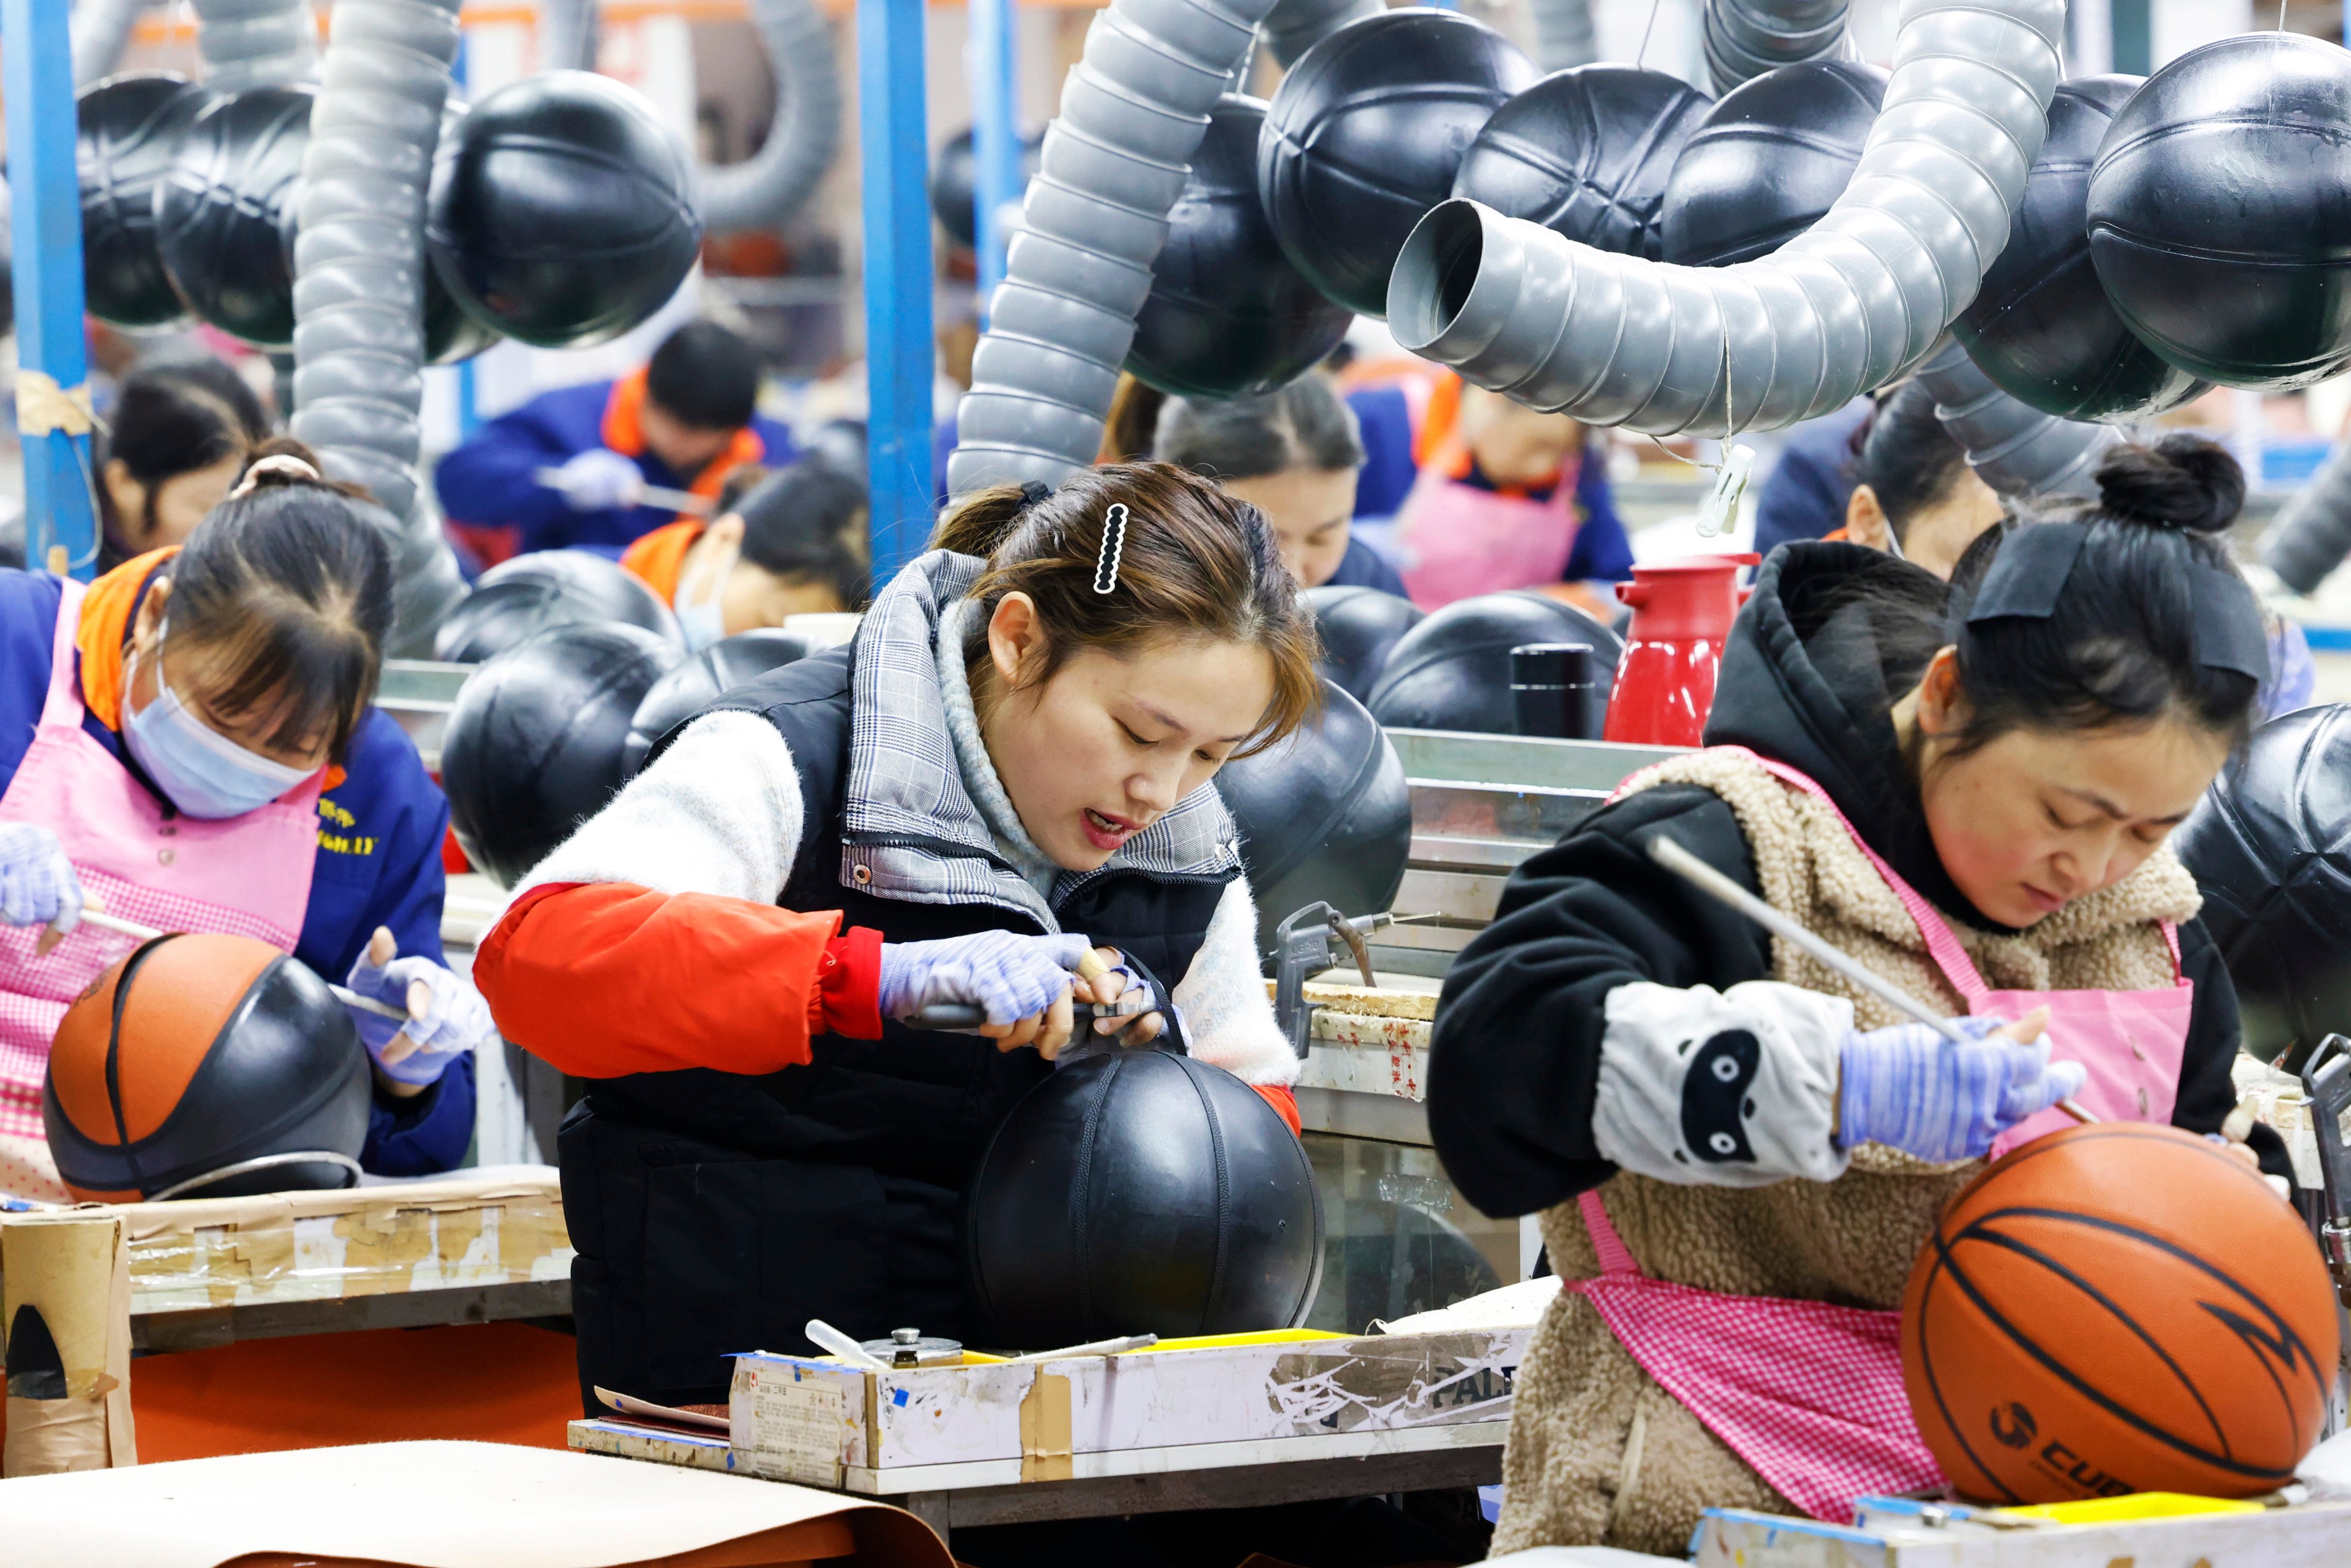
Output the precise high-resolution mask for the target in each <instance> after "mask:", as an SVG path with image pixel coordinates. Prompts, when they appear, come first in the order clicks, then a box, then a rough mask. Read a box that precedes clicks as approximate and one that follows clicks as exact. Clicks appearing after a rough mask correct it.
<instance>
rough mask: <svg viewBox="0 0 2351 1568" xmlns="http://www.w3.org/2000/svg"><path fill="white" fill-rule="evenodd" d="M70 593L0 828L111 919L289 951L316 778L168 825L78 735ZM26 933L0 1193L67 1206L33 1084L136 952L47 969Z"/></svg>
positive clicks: (305, 874) (297, 919) (71, 954)
mask: <svg viewBox="0 0 2351 1568" xmlns="http://www.w3.org/2000/svg"><path fill="white" fill-rule="evenodd" d="M81 601H82V585H81V584H79V583H78V582H70V581H69V582H68V583H67V584H66V585H65V596H64V598H63V599H62V600H61V601H59V603H58V605H57V633H56V640H55V643H54V645H53V646H52V648H51V650H50V654H49V690H48V696H47V701H46V702H45V703H44V704H43V705H42V707H41V720H40V726H39V727H38V728H37V730H36V731H35V732H34V735H33V744H32V745H31V746H30V747H27V748H26V752H25V758H24V760H23V761H22V762H21V763H19V764H18V765H17V768H16V778H15V779H12V780H11V781H10V782H9V785H8V789H7V793H6V794H5V795H0V821H20V822H38V823H40V824H41V825H43V826H44V827H47V828H48V829H49V830H50V831H53V832H55V833H56V834H57V838H58V839H59V841H61V842H62V843H63V844H64V846H65V852H66V857H67V858H68V860H70V861H72V862H73V865H74V872H75V873H76V875H78V877H79V878H80V879H81V885H82V891H83V892H84V893H85V894H89V896H90V897H91V898H92V900H93V901H94V902H95V903H96V904H98V906H99V907H100V908H103V909H104V910H105V911H106V912H107V913H108V914H110V915H120V916H121V917H122V918H123V919H125V920H131V921H136V922H138V923H139V924H140V925H152V926H155V927H157V928H159V929H161V930H165V931H213V932H222V933H227V934H231V935H235V936H252V937H257V938H258V939H260V940H261V941H264V942H266V943H269V944H270V945H271V946H277V947H282V948H284V949H286V950H287V952H291V951H293V948H294V944H295V941H296V939H297V938H298V936H300V934H301V930H302V916H303V912H304V910H305V909H306V908H307V907H308V904H309V901H310V872H311V867H312V865H313V863H314V862H315V860H316V857H317V855H318V844H319V786H320V784H321V782H322V781H323V779H324V778H325V774H324V770H323V769H322V770H321V771H320V772H319V773H316V774H313V775H312V776H311V777H310V778H309V779H308V780H306V781H305V782H304V783H302V784H300V785H299V786H298V787H296V788H295V789H293V790H291V791H289V792H288V793H287V794H286V795H284V796H282V797H280V798H279V799H278V800H274V801H272V802H271V803H270V804H268V805H266V806H264V807H262V808H260V809H259V810H253V811H248V812H246V814H245V815H243V816H241V817H231V818H229V819H227V820H226V821H217V822H204V821H195V820H194V819H193V818H188V817H183V816H180V815H178V814H177V813H172V814H171V815H168V816H167V815H166V814H165V812H164V810H163V808H162V805H161V804H159V803H158V802H157V800H156V799H155V797H154V796H153V795H152V794H151V793H150V792H149V791H148V790H147V789H145V788H144V787H143V786H142V785H141V784H140V782H139V781H138V780H137V779H133V778H132V777H131V774H130V773H129V772H128V771H127V770H126V769H125V768H123V767H122V765H121V764H120V763H119V762H117V761H116V760H115V759H114V758H113V757H111V756H110V755H109V754H108V752H107V749H106V748H105V747H102V746H100V745H99V743H98V742H97V741H96V740H93V739H92V738H90V737H89V735H88V734H86V733H85V732H84V731H83V729H82V727H81V721H82V712H83V708H82V700H81V689H80V679H79V675H78V670H77V659H76V654H75V649H74V632H75V630H76V628H77V627H78V626H79V624H80V622H81ZM40 935H41V933H40V930H39V929H38V928H37V927H26V926H13V925H0V1192H12V1193H15V1194H16V1195H17V1196H19V1197H39V1198H50V1199H65V1198H68V1197H70V1195H69V1194H68V1192H67V1191H66V1189H65V1187H64V1186H62V1185H61V1184H60V1183H59V1182H58V1180H57V1166H56V1164H55V1163H54V1162H53V1161H51V1159H50V1158H49V1146H48V1139H47V1135H46V1134H45V1133H44V1132H43V1130H42V1126H41V1080H42V1078H43V1076H44V1074H45V1073H46V1071H47V1067H48V1061H49V1041H50V1040H52V1039H53V1038H55V1036H56V1034H57V1022H58V1020H59V1019H63V1018H64V1017H65V1012H66V1006H67V1004H68V1003H69V1002H70V1001H72V1000H73V998H75V997H77V996H78V995H79V994H80V993H81V991H82V989H83V988H85V987H87V986H88V985H89V983H90V982H91V981H92V980H95V979H96V978H97V977H99V975H101V974H104V973H105V972H106V970H107V969H108V968H109V967H110V966H111V965H113V964H114V963H115V962H116V961H117V960H118V959H120V958H121V957H122V956H123V955H124V954H126V953H128V952H130V951H131V948H133V947H134V946H137V945H138V944H137V943H136V942H134V941H132V940H131V938H130V937H128V936H119V935H117V934H116V933H114V932H111V931H100V930H98V929H96V928H95V927H92V926H89V925H84V926H82V927H81V928H80V929H79V930H78V931H76V932H75V933H74V934H73V935H72V936H68V937H67V938H66V939H65V940H64V941H62V942H60V943H58V944H57V946H56V947H55V948H53V949H52V950H51V951H50V952H49V953H48V955H47V956H45V957H44V956H38V955H37V953H36V950H35V948H36V944H37V941H38V940H39V937H40Z"/></svg>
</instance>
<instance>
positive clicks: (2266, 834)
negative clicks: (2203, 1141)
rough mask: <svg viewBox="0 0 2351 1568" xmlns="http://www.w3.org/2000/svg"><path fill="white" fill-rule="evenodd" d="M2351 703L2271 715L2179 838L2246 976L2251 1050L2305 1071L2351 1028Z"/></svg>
mask: <svg viewBox="0 0 2351 1568" xmlns="http://www.w3.org/2000/svg"><path fill="white" fill-rule="evenodd" d="M2346 780H2351V706H2346V705H2345V704H2341V703H2333V704H2328V705H2325V706H2320V707H2310V708H2304V709H2302V710H2301V711H2300V712H2298V713H2291V714H2288V715H2286V716H2284V717H2283V718H2279V719H2273V720H2272V721H2271V722H2270V723H2268V724H2265V725H2263V726H2262V727H2261V728H2259V729H2257V730H2255V731H2254V732H2253V738H2252V741H2251V743H2250V744H2248V745H2247V746H2246V747H2245V748H2244V750H2242V751H2241V752H2240V753H2239V754H2238V755H2237V758H2236V759H2235V760H2234V761H2232V762H2231V763H2230V764H2229V766H2228V768H2226V769H2224V770H2223V771H2222V772H2221V774H2220V778H2219V779H2215V780H2213V783H2212V788H2211V789H2209V790H2207V791H2206V792H2205V796H2204V799H2203V800H2202V801H2200V802H2199V804H2198V805H2197V808H2196V810H2195V811H2194V812H2192V813H2191V814H2190V815H2189V819H2188V821H2185V822H2183V823H2181V824H2180V826H2179V831H2178V832H2176V833H2174V834H2173V835H2172V844H2173V847H2174V848H2175V849H2177V850H2178V851H2179V859H2180V861H2181V862H2182V863H2183V864H2185V865H2186V866H2187V867H2188V870H2189V873H2190V874H2191V875H2193V876H2194V877H2195V878H2196V885H2197V886H2198V887H2199V889H2201V890H2202V892H2203V894H2204V909H2203V914H2202V915H2201V919H2202V920H2203V923H2204V929H2205V930H2206V931H2207V932H2208V933H2210V936H2211V937H2212V940H2213V942H2214V943H2216V944H2217V945H2218V946H2219V947H2220V962H2221V963H2222V964H2223V965H2224V966H2226V967H2227V968H2228V971H2229V978H2230V979H2231V980H2233V981H2234V982H2235V983H2236V988H2237V1011H2238V1013H2239V1015H2240V1016H2241V1019H2242V1020H2243V1024H2244V1047H2245V1050H2246V1051H2248V1052H2249V1053H2251V1054H2252V1055H2253V1056H2256V1057H2258V1058H2260V1059H2261V1060H2262V1061H2284V1063H2285V1064H2286V1065H2287V1066H2288V1068H2289V1070H2292V1071H2298V1070H2299V1068H2300V1066H2301V1059H2302V1058H2303V1057H2304V1056H2305V1055H2307V1053H2308V1052H2309V1051H2310V1050H2311V1049H2312V1048H2313V1047H2314V1046H2316V1045H2317V1044H2318V1042H2319V1041H2320V1040H2324V1039H2325V1038H2326V1036H2328V1035H2329V1034H2333V1033H2335V1032H2337V1031H2341V1032H2345V1033H2351V1028H2346V1020H2351V849H2346V845H2351V790H2346V789H2345V781H2346Z"/></svg>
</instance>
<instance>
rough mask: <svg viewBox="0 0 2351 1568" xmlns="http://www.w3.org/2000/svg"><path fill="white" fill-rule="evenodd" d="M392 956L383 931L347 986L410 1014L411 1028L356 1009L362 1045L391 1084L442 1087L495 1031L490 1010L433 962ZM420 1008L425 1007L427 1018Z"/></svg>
mask: <svg viewBox="0 0 2351 1568" xmlns="http://www.w3.org/2000/svg"><path fill="white" fill-rule="evenodd" d="M392 952H393V949H392V935H391V933H390V932H388V931H383V930H378V931H377V933H376V937H375V940H373V941H371V942H370V943H369V944H368V950H367V951H366V952H364V953H361V954H360V960H359V962H358V963H356V964H353V965H352V966H351V972H350V977H348V978H347V979H345V980H344V982H343V983H344V984H345V985H346V986H348V987H350V988H351V989H352V990H354V991H357V992H358V993H359V994H360V996H363V997H367V998H372V999H373V1000H376V1001H379V1002H383V1003H385V1004H387V1005H389V1006H391V1007H395V1008H399V1009H402V1011H405V1012H407V1013H409V1014H410V1015H412V1016H411V1017H410V1019H409V1020H408V1022H406V1023H404V1024H402V1023H395V1022H393V1021H392V1019H388V1018H384V1017H382V1016H381V1015H380V1014H376V1013H371V1012H362V1011H360V1009H357V1008H352V1009H350V1015H351V1021H352V1022H353V1023H355V1024H357V1025H359V1030H360V1043H361V1044H363V1045H365V1046H366V1047H367V1052H368V1055H369V1056H371V1057H372V1058H373V1059H374V1060H375V1064H376V1066H377V1067H378V1068H379V1069H381V1071H382V1072H383V1075H384V1076H385V1077H386V1078H390V1079H392V1080H393V1081H394V1082H401V1083H433V1082H438V1081H439V1079H440V1077H441V1075H442V1074H443V1073H444V1072H446V1071H449V1064H450V1063H451V1062H453V1061H456V1060H457V1058H459V1057H460V1056H463V1055H465V1052H467V1051H471V1050H473V1049H474V1047H475V1046H477V1045H479V1044H480V1043H481V1042H482V1041H483V1040H487V1039H488V1038H489V1037H490V1035H491V1034H492V1033H493V1032H494V1031H495V1030H496V1025H495V1024H493V1023H492V1022H491V1021H490V1004H489V1003H488V1002H486V1001H484V1000H483V999H482V993H481V992H479V991H477V990H475V989H474V988H473V987H472V986H471V985H469V984H467V983H466V982H465V980H464V979H462V978H461V977H458V976H457V975H456V974H455V973H454V972H453V971H451V970H449V969H447V968H444V967H442V966H441V965H439V964H436V963H434V961H433V960H432V959H430V958H398V957H394V956H392ZM379 959H381V962H378V960H379ZM419 1002H422V1003H423V1010H422V1012H421V1014H420V1013H419V1010H418V1008H417V1003H419Z"/></svg>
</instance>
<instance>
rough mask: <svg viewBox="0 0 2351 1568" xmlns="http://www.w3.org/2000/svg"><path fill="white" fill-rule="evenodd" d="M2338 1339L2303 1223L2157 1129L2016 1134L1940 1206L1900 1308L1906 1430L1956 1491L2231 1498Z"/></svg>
mask: <svg viewBox="0 0 2351 1568" xmlns="http://www.w3.org/2000/svg"><path fill="white" fill-rule="evenodd" d="M2338 1354H2339V1346H2338V1344H2337V1343H2336V1336H2335V1292H2334V1289H2333V1286H2332V1283H2331V1281H2329V1279H2328V1277H2327V1273H2326V1269H2325V1265H2324V1264H2323V1263H2322V1262H2321V1261H2320V1260H2319V1255H2318V1249H2317V1246H2316V1244H2315V1243H2314V1240H2313V1239H2312V1237H2311V1234H2310V1231H2309V1229H2308V1228H2307V1227H2305V1226H2304V1223H2303V1222H2302V1219H2301V1218H2300V1217H2299V1216H2298V1215H2296V1213H2295V1212H2294V1208H2293V1207H2292V1206H2291V1205H2289V1204H2285V1203H2282V1202H2280V1201H2279V1199H2278V1197H2277V1194H2276V1193H2275V1192H2273V1191H2272V1190H2271V1189H2270V1187H2269V1186H2268V1185H2267V1184H2266V1183H2264V1182H2263V1181H2262V1179H2261V1177H2260V1176H2257V1175H2255V1174H2254V1173H2253V1171H2252V1169H2251V1168H2250V1167H2248V1166H2245V1165H2244V1164H2243V1163H2242V1162H2241V1161H2239V1160H2238V1159H2236V1158H2235V1157H2233V1156H2231V1155H2228V1154H2226V1153H2224V1152H2223V1151H2221V1150H2220V1149H2219V1148H2218V1147H2216V1146H2214V1145H2212V1144H2210V1142H2208V1141H2207V1140H2205V1139H2203V1138H2200V1137H2198V1136H2197V1135H2196V1134H2192V1133H2185V1132H2182V1131H2180V1130H2179V1128H2176V1127H2162V1126H2151V1125H2148V1124H2144V1123H2114V1122H2109V1123H2101V1124H2095V1125H2088V1126H2080V1127H2068V1128H2066V1129H2065V1130H2064V1131H2063V1132H2059V1133H2053V1134H2050V1135H2049V1136H2048V1137H2045V1138H2040V1139H2037V1140H2035V1141H2034V1142H2032V1143H2030V1144H2027V1145H2024V1146H2023V1147H2022V1148H2021V1149H2019V1150H2017V1151H2016V1152H2015V1153H2014V1154H2012V1155H2009V1156H2008V1157H2007V1158H2005V1159H2002V1160H2001V1161H1999V1162H1998V1163H1996V1164H1995V1165H1993V1166H1991V1168H1990V1169H1989V1170H1987V1171H1985V1172H1984V1173H1983V1174H1982V1175H1981V1176H1978V1177H1977V1178H1976V1179H1975V1180H1974V1181H1973V1182H1970V1184H1969V1185H1968V1186H1967V1187H1966V1188H1965V1189H1964V1190H1962V1191H1961V1192H1960V1193H1959V1196H1958V1197H1955V1198H1953V1199H1952V1200H1951V1202H1950V1205H1949V1207H1947V1208H1945V1209H1944V1211H1943V1216H1942V1218H1941V1220H1940V1221H1939V1222H1938V1224H1937V1226H1936V1228H1935V1234H1934V1236H1933V1237H1932V1238H1931V1239H1929V1240H1928V1243H1927V1245H1926V1247H1925V1248H1923V1249H1921V1250H1920V1251H1919V1254H1918V1261H1917V1263H1916V1264H1915V1265H1913V1266H1912V1268H1911V1270H1910V1283H1909V1287H1908V1289H1907V1290H1906V1291H1904V1292H1903V1299H1902V1375H1903V1380H1904V1382H1905V1384H1906V1385H1907V1388H1908V1391H1909V1395H1910V1408H1911V1412H1912V1414H1913V1415H1914V1416H1916V1417H1917V1422H1918V1431H1919V1435H1920V1436H1921V1437H1924V1438H1925V1439H1926V1441H1927V1447H1928V1448H1931V1449H1932V1450H1934V1454H1935V1457H1936V1458H1938V1460H1940V1461H1941V1462H1942V1466H1943V1473H1944V1474H1945V1475H1946V1476H1948V1477H1949V1478H1950V1481H1951V1485H1952V1487H1953V1489H1954V1490H1957V1491H1958V1492H1959V1495H1960V1496H1962V1497H1966V1498H1971V1499H1975V1500H1980V1501H1985V1502H2006V1503H2036V1502H2065V1501H2071V1500H2074V1499H2077V1498H2091V1497H2115V1496H2119V1495H2121V1494H2123V1493H2125V1492H2137V1491H2180V1492H2193V1493H2196V1494H2199V1495H2200V1496H2205V1497H2250V1496H2252V1495H2254V1494H2256V1493H2260V1492H2266V1491H2271V1490H2275V1489H2276V1488H2278V1487H2281V1486H2283V1485H2285V1484H2286V1483H2287V1482H2288V1481H2290V1480H2292V1479H2294V1466H2295V1464H2296V1463H2298V1462H2299V1461H2300V1460H2301V1458H2302V1457H2303V1456H2304V1454H2306V1453H2308V1452H2309V1451H2310V1448H2311V1446H2312V1445H2313V1444H2314V1443H2315V1442H2316V1441H2317V1440H2318V1438H2319V1436H2320V1433H2321V1423H2322V1421H2323V1420H2324V1417H2325V1410H2326V1399H2327V1391H2328V1389H2329V1388H2330V1386H2331V1385H2333V1382H2334V1378H2335V1362H2336V1358H2337V1355H2338Z"/></svg>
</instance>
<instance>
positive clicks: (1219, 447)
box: [1151, 374, 1405, 599]
mask: <svg viewBox="0 0 2351 1568" xmlns="http://www.w3.org/2000/svg"><path fill="white" fill-rule="evenodd" d="M1151 455H1152V456H1154V457H1155V458H1157V459H1158V460H1159V461H1160V462H1162V463H1173V464H1175V465H1176V466H1177V467H1179V468H1186V469H1189V470H1190V471H1191V472H1193V473H1195V474H1197V475H1199V476H1201V477H1202V478H1204V479H1207V480H1209V481H1211V482H1213V483H1214V484H1215V485H1216V486H1217V488H1218V489H1220V490H1222V491H1223V492H1224V493H1225V494H1226V495H1228V496H1232V497H1238V498H1239V499H1241V500H1244V501H1247V502H1249V504H1250V505H1251V506H1253V507H1257V509H1258V510H1259V511H1260V512H1263V513H1264V514H1265V520H1266V521H1267V522H1268V523H1270V524H1271V525H1272V528H1273V534H1274V538H1275V541H1276V542H1277V543H1278V544H1279V546H1280V549H1281V560H1282V564H1283V565H1285V566H1287V567H1288V568H1290V575H1291V576H1293V577H1295V578H1297V579H1298V580H1299V583H1300V584H1301V586H1303V587H1306V588H1325V587H1328V588H1376V589H1378V590H1380V591H1382V592H1384V593H1393V594H1395V596H1396V597H1397V598H1399V599H1401V598H1404V597H1405V588H1404V579H1402V578H1401V577H1398V576H1397V575H1396V570H1395V568H1394V567H1393V566H1390V565H1389V564H1388V563H1387V562H1386V561H1385V560H1384V559H1381V557H1380V555H1379V552H1378V551H1376V550H1374V549H1372V548H1371V547H1370V546H1369V545H1367V544H1365V543H1364V541H1363V540H1361V539H1359V538H1355V537H1354V535H1353V517H1354V515H1355V481H1356V476H1357V474H1358V472H1359V471H1360V470H1361V469H1362V468H1363V465H1364V444H1363V441H1362V439H1361V437H1360V436H1359V435H1358V434H1357V432H1356V428H1355V415H1354V413H1353V411H1352V410H1350V409H1349V408H1348V407H1347V405H1346V403H1345V402H1344V401H1343V400H1342V399H1341V397H1340V396H1339V393H1338V391H1337V389H1336V388H1334V387H1333V386H1332V384H1331V382H1329V381H1328V380H1326V379H1325V378H1324V377H1322V376H1321V375H1318V374H1308V375H1303V376H1301V377H1299V378H1298V380H1296V381H1294V382H1290V384H1289V385H1288V386H1286V387H1283V388H1282V389H1281V390H1280V391H1279V392H1268V393H1266V394H1264V395H1263V396H1260V397H1237V398H1225V399H1219V400H1209V399H1199V400H1194V399H1191V398H1181V397H1171V398H1168V399H1167V400H1166V401H1165V404H1164V405H1163V406H1162V407H1161V409H1160V411H1159V415H1158V424H1157V429H1156V431H1155V434H1154V435H1153V438H1152V449H1151Z"/></svg>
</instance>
